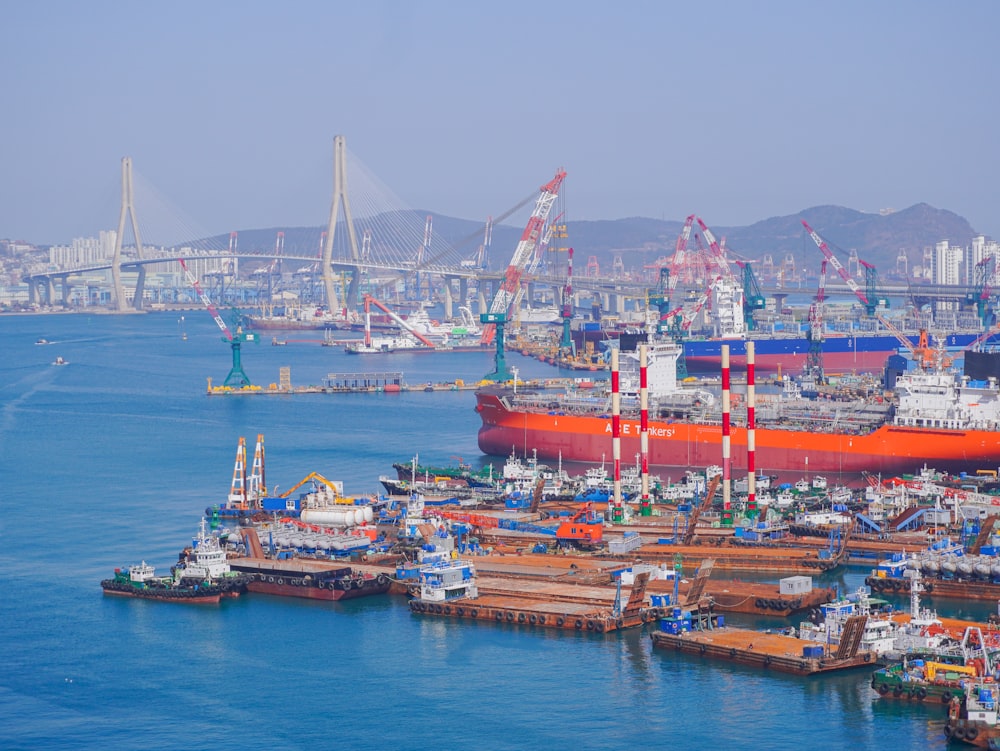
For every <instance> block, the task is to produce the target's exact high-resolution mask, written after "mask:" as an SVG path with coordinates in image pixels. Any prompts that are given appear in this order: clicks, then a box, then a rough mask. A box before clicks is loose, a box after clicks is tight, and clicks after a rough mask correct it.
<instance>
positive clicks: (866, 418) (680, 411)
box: [476, 343, 1000, 474]
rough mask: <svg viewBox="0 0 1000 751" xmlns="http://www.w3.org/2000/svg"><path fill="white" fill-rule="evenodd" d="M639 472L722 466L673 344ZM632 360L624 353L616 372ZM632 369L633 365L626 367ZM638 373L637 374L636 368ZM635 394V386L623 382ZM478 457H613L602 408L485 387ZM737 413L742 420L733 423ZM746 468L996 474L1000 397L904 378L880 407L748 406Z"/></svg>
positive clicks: (660, 360)
mask: <svg viewBox="0 0 1000 751" xmlns="http://www.w3.org/2000/svg"><path fill="white" fill-rule="evenodd" d="M649 349H650V365H649V373H650V375H649V383H650V394H649V396H650V408H649V417H650V419H649V463H650V464H651V465H653V466H657V467H678V468H686V467H704V466H707V465H710V464H718V463H719V461H720V459H721V457H722V418H721V409H720V406H719V404H718V400H717V399H716V398H715V397H714V396H713V395H712V394H711V393H709V392H705V391H694V390H690V389H686V388H682V387H679V386H678V384H677V382H676V370H675V366H676V356H677V354H678V348H677V346H676V345H674V344H672V343H671V344H654V345H650V348H649ZM632 355H634V353H623V354H622V357H623V360H625V361H626V362H627V361H628V360H629V359H630V357H631V356H632ZM634 359H635V360H637V359H638V357H637V356H635V357H634ZM636 370H637V368H636ZM628 382H629V376H628V373H627V370H626V368H625V367H623V369H622V383H623V387H622V419H621V455H622V456H623V457H631V456H636V455H637V454H638V453H639V440H640V439H639V429H640V421H639V410H638V407H637V402H638V400H637V399H636V398H635V391H636V390H635V388H634V385H633V386H632V387H631V388H630V387H629V386H627V385H625V384H627V383H628ZM633 382H637V379H633ZM476 399H477V405H476V411H477V412H478V413H479V416H480V418H481V419H482V427H481V428H480V429H479V448H480V449H481V450H482V451H483V452H484V453H487V454H493V455H497V456H506V455H509V454H510V452H511V449H512V448H513V449H514V450H515V451H517V452H518V453H522V452H523V453H525V454H530V453H531V452H533V451H537V455H538V458H540V459H543V458H544V459H558V458H560V457H561V458H562V459H563V460H565V461H581V462H600V461H603V460H604V459H606V458H608V457H610V456H611V455H612V435H611V414H610V412H611V410H610V406H609V405H610V402H609V400H608V398H607V397H606V396H595V395H593V394H592V393H591V394H590V395H588V396H583V395H580V394H574V393H572V392H568V393H566V394H560V395H552V394H547V395H546V394H532V393H525V392H524V391H523V390H519V391H518V393H517V394H515V393H513V392H512V391H510V390H508V389H504V388H502V387H489V388H485V389H482V390H480V391H479V392H477V395H476ZM741 410H742V411H741ZM732 416H733V427H732V429H731V446H732V450H731V457H732V466H733V467H734V468H736V469H745V468H746V464H747V462H746V457H747V451H746V447H747V430H746V428H745V425H746V422H745V405H741V407H738V408H734V410H733V415H732ZM756 425H757V427H756V440H755V448H756V465H757V468H759V469H761V470H763V471H767V472H794V473H802V472H803V471H805V472H827V473H850V474H855V473H861V472H882V473H886V474H891V473H900V472H910V471H913V469H914V467H916V466H920V465H922V464H925V463H927V464H930V465H932V466H934V467H935V468H936V469H938V470H942V471H947V472H958V471H962V470H969V469H976V468H980V467H996V466H997V465H998V464H1000V432H997V431H998V429H1000V393H998V390H997V386H996V383H994V382H991V383H989V384H987V385H985V386H978V387H977V386H972V385H970V384H969V383H968V382H967V381H966V380H961V379H959V378H958V376H956V375H955V374H953V373H946V372H911V373H906V374H904V375H902V376H900V377H899V379H898V380H897V384H896V388H895V391H894V393H893V394H891V395H889V397H888V398H886V397H883V396H879V397H876V398H873V399H865V400H861V399H855V400H850V401H832V400H831V401H828V400H815V399H806V398H803V397H801V396H798V395H781V396H773V397H772V398H770V399H768V398H766V397H765V398H761V397H758V404H757V409H756Z"/></svg>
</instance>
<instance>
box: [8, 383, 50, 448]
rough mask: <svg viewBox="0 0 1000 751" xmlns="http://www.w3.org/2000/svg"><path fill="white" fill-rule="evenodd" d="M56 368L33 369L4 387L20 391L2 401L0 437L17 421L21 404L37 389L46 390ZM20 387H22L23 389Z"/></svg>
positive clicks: (12, 427)
mask: <svg viewBox="0 0 1000 751" xmlns="http://www.w3.org/2000/svg"><path fill="white" fill-rule="evenodd" d="M56 370H58V368H56V369H45V370H41V371H38V370H33V371H32V375H31V376H29V377H27V378H22V379H21V380H20V381H16V382H14V383H12V384H11V385H10V386H7V387H5V388H4V392H5V393H6V392H7V391H15V392H16V391H21V393H19V394H17V395H16V396H14V397H13V398H12V399H10V400H7V399H6V398H5V399H4V401H3V407H2V411H0V438H3V437H6V435H7V433H9V432H11V431H12V430H13V429H14V425H15V423H16V421H17V413H18V411H20V410H21V407H22V405H23V404H24V403H25V402H27V401H28V400H29V399H31V397H33V396H34V395H35V394H37V393H38V392H39V391H43V390H46V389H47V388H48V387H49V386H50V385H51V384H52V381H53V380H54V379H55V375H56ZM21 389H24V390H23V391H22V390H21Z"/></svg>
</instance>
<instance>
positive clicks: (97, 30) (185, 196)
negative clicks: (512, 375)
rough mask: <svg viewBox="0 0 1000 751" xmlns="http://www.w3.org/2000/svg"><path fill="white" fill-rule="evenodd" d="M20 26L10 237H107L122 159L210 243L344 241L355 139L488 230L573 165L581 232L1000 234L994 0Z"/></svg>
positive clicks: (48, 14) (498, 9)
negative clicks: (685, 222)
mask: <svg viewBox="0 0 1000 751" xmlns="http://www.w3.org/2000/svg"><path fill="white" fill-rule="evenodd" d="M0 28H2V29H3V42H2V44H0V95H2V106H3V118H2V121H0V133H2V134H3V138H2V148H0V237H7V238H16V239H22V240H26V241H29V242H35V243H42V244H47V243H62V242H68V241H69V240H70V239H72V238H73V237H77V236H87V235H94V234H96V232H97V231H98V230H99V229H103V228H113V227H114V226H115V225H116V223H117V219H118V190H119V187H118V185H119V175H120V163H121V158H122V157H123V156H131V157H132V159H133V161H134V164H135V169H136V171H137V172H138V173H140V174H141V175H142V177H143V179H144V180H147V181H148V182H149V183H150V184H151V185H152V186H155V189H156V190H157V191H158V192H159V193H160V194H161V195H162V197H163V200H164V201H165V202H166V203H167V204H169V205H172V206H175V207H176V208H177V211H179V212H182V213H183V214H184V216H185V217H188V220H189V221H190V223H191V225H192V226H193V227H196V228H197V229H198V231H201V232H204V233H205V234H209V233H211V234H215V233H223V232H228V231H230V230H233V229H251V228H259V227H280V226H289V227H290V226H304V225H320V224H325V222H326V218H327V214H328V212H329V205H330V197H331V194H332V178H331V169H332V153H333V147H332V139H333V137H334V136H335V135H337V134H343V135H344V136H346V138H347V144H348V148H349V150H350V152H351V154H352V155H354V156H356V157H357V158H358V159H359V160H361V161H362V162H363V163H364V165H365V166H366V167H367V168H368V169H369V170H370V171H371V172H372V173H373V174H374V175H376V176H377V177H378V178H379V179H380V180H381V181H382V182H384V183H385V184H386V185H387V186H389V187H391V189H392V191H393V192H394V193H395V194H396V195H397V196H399V197H400V199H402V201H403V202H404V204H405V205H408V206H410V207H412V208H416V209H426V210H431V211H435V212H439V213H442V214H447V215H451V216H457V217H462V218H467V219H474V220H477V221H478V220H483V219H485V217H486V216H487V215H489V214H493V215H497V214H500V213H502V212H503V211H504V210H506V209H509V208H510V207H512V206H513V205H514V204H516V203H517V202H518V201H519V200H521V199H522V198H524V197H525V196H527V195H529V194H531V193H532V192H533V191H536V190H537V188H538V186H540V185H542V184H543V183H545V182H547V181H548V180H549V179H550V178H551V177H552V175H553V174H554V173H555V171H556V169H557V168H558V167H564V168H565V169H566V170H567V172H568V177H567V179H566V182H565V184H564V195H565V206H566V218H567V219H568V220H570V221H572V220H574V219H576V220H579V219H616V218H621V217H628V216H647V217H657V218H668V219H678V220H680V219H683V217H684V216H685V215H687V214H689V213H698V214H699V215H700V216H702V217H704V218H705V219H706V221H707V222H708V223H709V224H710V225H713V226H730V225H742V224H749V223H752V222H754V221H757V220H760V219H765V218H767V217H771V216H777V215H785V214H793V213H795V212H797V211H799V210H801V209H804V208H807V207H810V206H815V205H820V204H836V205H841V206H847V207H850V208H854V209H860V210H865V211H877V210H879V209H882V208H887V207H892V208H896V209H900V208H905V207H907V206H910V205H912V204H914V203H918V202H927V203H929V204H931V205H933V206H935V207H938V208H943V209H949V210H951V211H954V212H956V213H957V214H960V215H962V216H965V217H966V218H967V219H968V220H969V221H970V222H971V224H972V226H973V227H974V228H975V229H976V230H978V231H980V232H983V233H986V234H991V235H993V236H994V237H997V236H1000V216H998V202H997V189H996V186H997V181H998V177H1000V146H998V134H1000V112H998V110H1000V60H998V57H997V49H996V42H997V34H998V30H1000V3H998V2H994V1H992V0H974V1H969V2H957V3H945V2H940V1H939V0H935V1H932V2H924V1H922V0H905V1H900V2H878V1H877V0H867V1H865V2H854V1H852V0H845V1H839V2H833V3H820V2H809V1H808V0H807V1H804V2H803V1H802V0H797V1H795V2H766V1H764V2H761V1H758V2H753V1H751V0H746V1H745V2H712V1H708V2H697V3H694V2H684V3H680V2H677V3H673V2H666V1H665V0H654V1H652V2H615V3H612V2H601V3H597V2H588V1H586V0H577V1H575V2H573V1H570V2H563V1H561V0H550V1H549V2H517V1H515V2H511V1H509V0H508V1H506V2H490V3H485V2H458V1H457V0H455V1H451V2H433V1H427V2H402V1H400V2H372V1H371V0H366V1H365V2H351V3H348V2H335V1H334V0H326V1H323V2H319V1H317V2H307V1H301V2H294V1H293V2H287V3H278V2H273V0H272V1H269V2H254V1H246V0H240V1H239V2H237V1H236V0H232V1H231V2H222V1H217V2H205V1H204V0H197V1H194V2H190V1H184V0H181V1H179V2H176V1H175V2H169V3H143V2H124V0H122V1H120V2H106V1H104V0H88V1H87V2H78V1H74V2H47V1H46V0H33V1H31V2H29V1H28V0H8V1H7V2H4V3H2V4H0ZM137 212H138V213H139V214H140V217H141V216H142V207H141V206H140V207H137Z"/></svg>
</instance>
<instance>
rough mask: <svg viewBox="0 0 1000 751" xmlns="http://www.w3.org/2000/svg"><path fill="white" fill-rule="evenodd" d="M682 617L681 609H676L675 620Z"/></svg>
mask: <svg viewBox="0 0 1000 751" xmlns="http://www.w3.org/2000/svg"><path fill="white" fill-rule="evenodd" d="M680 617H681V609H680V608H674V618H680Z"/></svg>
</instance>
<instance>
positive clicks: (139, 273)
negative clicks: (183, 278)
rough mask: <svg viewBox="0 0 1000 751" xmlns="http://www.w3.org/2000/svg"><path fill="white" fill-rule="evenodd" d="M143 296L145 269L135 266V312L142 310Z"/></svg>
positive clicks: (133, 305)
mask: <svg viewBox="0 0 1000 751" xmlns="http://www.w3.org/2000/svg"><path fill="white" fill-rule="evenodd" d="M145 296H146V267H145V266H136V275H135V295H134V296H133V297H132V307H133V308H135V309H136V310H142V302H143V298H144V297H145ZM220 301H221V298H220Z"/></svg>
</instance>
